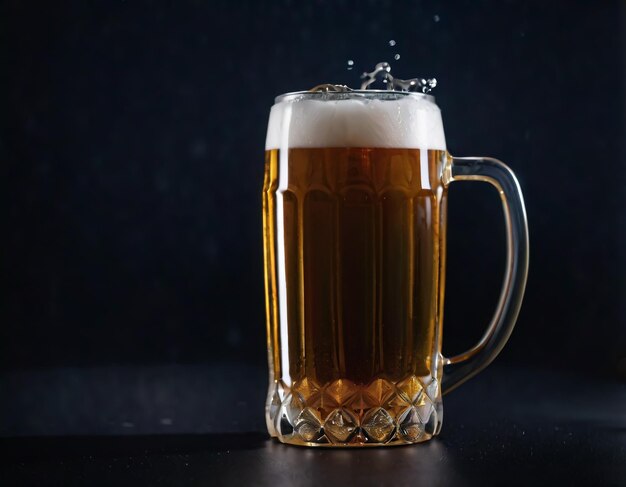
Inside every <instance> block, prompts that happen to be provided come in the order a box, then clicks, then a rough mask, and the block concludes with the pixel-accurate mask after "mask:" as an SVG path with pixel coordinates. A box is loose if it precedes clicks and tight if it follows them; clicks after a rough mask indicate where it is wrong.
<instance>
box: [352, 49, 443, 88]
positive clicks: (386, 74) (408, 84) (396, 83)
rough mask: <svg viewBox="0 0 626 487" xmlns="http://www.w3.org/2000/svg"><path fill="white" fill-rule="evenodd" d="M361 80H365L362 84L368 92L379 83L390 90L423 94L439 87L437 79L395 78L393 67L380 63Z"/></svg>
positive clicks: (362, 76) (363, 75) (364, 74)
mask: <svg viewBox="0 0 626 487" xmlns="http://www.w3.org/2000/svg"><path fill="white" fill-rule="evenodd" d="M396 56H397V57H395V59H399V58H400V55H399V54H396ZM361 79H363V82H362V83H361V89H362V90H367V89H368V88H369V87H370V86H371V85H372V84H374V83H376V82H377V81H382V82H383V83H384V84H385V85H386V87H387V89H388V90H396V91H421V92H422V93H430V92H431V91H432V89H433V88H434V87H435V86H437V80H436V79H435V78H430V79H424V78H411V79H400V78H394V77H393V76H392V75H391V66H390V65H389V63H378V64H377V65H376V66H375V67H374V70H373V71H371V72H369V73H368V72H365V73H363V74H362V75H361Z"/></svg>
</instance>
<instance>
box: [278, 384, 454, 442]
mask: <svg viewBox="0 0 626 487" xmlns="http://www.w3.org/2000/svg"><path fill="white" fill-rule="evenodd" d="M442 419H443V409H442V406H441V391H440V387H439V382H438V381H437V379H436V378H434V377H431V376H426V377H417V376H415V375H411V376H408V377H407V378H405V379H404V380H402V381H398V382H393V381H390V380H386V379H381V378H379V379H375V380H374V381H372V382H370V383H369V384H367V385H357V384H355V383H353V382H351V381H349V380H346V379H338V380H336V381H333V382H329V383H326V384H323V385H320V384H317V383H316V382H315V381H313V380H310V379H304V380H301V381H298V382H296V383H294V384H293V386H292V387H291V388H289V387H287V386H286V385H285V384H284V382H283V381H273V383H272V384H271V385H270V389H269V393H268V400H267V407H266V421H267V426H268V430H269V432H270V434H271V436H273V437H276V438H277V439H278V440H279V441H281V442H282V443H287V444H291V445H300V446H319V447H364V446H394V445H408V444H413V443H421V442H423V441H427V440H429V439H431V438H432V437H433V436H435V435H437V434H438V433H439V431H440V430H441V424H442Z"/></svg>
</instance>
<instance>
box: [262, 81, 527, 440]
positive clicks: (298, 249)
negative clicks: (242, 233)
mask: <svg viewBox="0 0 626 487" xmlns="http://www.w3.org/2000/svg"><path fill="white" fill-rule="evenodd" d="M403 97H413V98H415V99H421V100H423V101H425V102H427V103H430V104H432V105H433V107H436V106H435V105H434V98H433V97H431V96H429V95H422V94H417V93H398V92H385V91H383V92H375V91H373V90H372V91H365V92H348V93H345V92H344V93H294V94H287V95H282V96H281V97H278V98H277V103H282V104H283V105H281V106H285V107H286V108H287V110H288V111H287V112H286V113H288V115H284V114H283V115H282V118H281V119H280V123H275V121H274V122H272V119H270V130H269V131H268V141H269V140H270V139H271V138H272V137H273V135H272V130H274V128H276V127H278V129H279V130H278V132H279V133H278V134H277V135H276V134H274V135H276V137H274V140H275V141H278V142H276V143H270V142H268V144H269V146H268V148H267V150H266V155H265V181H264V189H263V227H264V233H263V235H264V257H265V287H266V311H267V339H268V343H267V345H268V360H269V375H270V384H269V390H268V395H267V403H266V421H267V427H268V431H269V433H270V434H271V435H272V436H274V437H276V438H278V439H279V440H280V441H281V442H284V443H290V444H296V445H306V446H342V447H345V446H350V447H353V446H355V447H360V446H381V445H400V444H407V443H417V442H421V441H425V440H428V439H430V438H432V437H433V436H434V435H436V434H438V433H439V431H440V429H441V424H442V418H443V409H442V399H441V397H442V394H445V393H446V392H448V391H450V390H452V389H454V388H455V387H457V386H458V385H460V384H461V383H462V382H464V381H465V380H467V379H468V378H470V377H472V376H473V375H475V374H476V373H478V372H479V371H480V370H481V369H482V368H484V367H485V366H487V365H488V364H489V363H490V362H491V361H492V360H493V359H494V358H495V356H496V355H497V354H498V353H499V351H500V350H501V349H502V347H503V346H504V344H505V343H506V341H507V339H508V337H509V335H510V334H511V331H512V329H513V326H514V324H515V320H516V318H517V315H518V312H519V308H520V305H521V300H522V296H523V292H524V287H525V283H526V274H527V268H528V230H527V223H526V214H525V209H524V204H523V198H522V193H521V190H520V187H519V184H518V182H517V180H516V178H515V176H514V174H513V173H512V172H511V170H510V169H508V168H507V167H506V166H505V165H504V164H503V163H501V162H499V161H496V160H495V159H488V158H455V157H452V156H451V155H450V154H449V153H448V152H447V151H446V150H445V147H444V146H445V141H444V142H443V146H442V145H441V143H439V144H437V143H435V144H433V148H430V147H427V146H422V147H420V148H413V147H410V144H408V145H407V144H405V143H400V144H399V146H398V147H394V146H389V145H388V144H387V145H385V144H381V142H380V140H374V139H372V144H369V145H368V144H367V143H362V141H361V140H360V139H359V137H361V136H362V135H363V134H364V133H365V132H367V128H368V127H367V126H363V120H362V119H360V118H359V114H358V113H356V112H354V113H353V112H351V111H350V110H348V111H346V112H345V113H346V114H347V115H346V116H345V117H344V118H342V119H341V121H340V122H337V120H339V118H337V116H336V115H333V117H334V118H331V119H329V120H334V121H335V122H336V123H337V124H338V125H337V127H336V130H333V129H334V127H330V130H331V131H330V132H329V131H328V130H326V129H328V123H326V122H324V124H323V125H322V126H319V127H322V128H324V127H325V128H324V129H323V130H321V129H316V130H312V131H307V130H304V131H302V127H305V129H306V128H307V126H306V123H307V122H308V120H307V117H311V118H314V119H315V120H317V118H316V117H318V118H319V113H318V112H315V110H317V109H318V108H320V105H311V111H308V108H307V106H302V105H300V106H299V107H298V110H297V111H296V110H294V111H292V110H291V107H290V106H288V105H289V104H292V103H299V102H300V101H302V100H307V99H310V100H315V101H317V102H319V103H322V104H323V103H325V102H331V103H333V102H334V103H336V102H337V101H338V100H352V99H355V100H361V99H363V98H367V99H368V100H379V101H381V102H385V101H386V102H389V103H393V102H394V100H400V99H402V98H403ZM285 104H287V105H285ZM415 106H416V110H426V111H425V112H424V113H427V112H428V110H430V109H432V108H433V107H429V106H426V107H422V106H421V105H415ZM381 107H382V109H383V112H381V113H383V115H384V114H386V113H387V112H385V111H384V110H386V108H388V107H387V106H381ZM407 107H408V108H407ZM321 108H322V109H323V108H324V107H323V106H321ZM370 108H372V107H370ZM391 108H392V110H391V111H390V112H389V113H391V114H392V115H391V116H390V117H389V119H388V123H390V124H392V125H393V124H394V123H399V122H398V120H397V119H396V118H394V116H393V114H394V113H396V108H397V107H396V106H395V105H394V106H392V107H391ZM359 109H360V108H359ZM407 109H408V110H409V113H408V114H407V113H405V114H404V115H403V116H405V119H403V120H405V121H406V120H408V119H409V118H410V119H411V120H413V119H415V120H418V119H419V117H420V116H421V115H423V113H421V112H420V113H421V115H420V113H410V110H411V105H407V106H404V105H402V107H401V108H398V110H397V113H398V114H399V113H400V112H401V110H407ZM436 110H437V114H438V109H436ZM429 116H430V115H429ZM437 116H438V115H437ZM351 117H354V118H351ZM406 117H409V118H406ZM340 118H341V117H340ZM379 118H381V117H378V118H377V120H378V119H379ZM315 120H314V121H315ZM382 120H383V121H385V120H387V119H386V118H385V117H382ZM428 120H430V119H428ZM434 120H435V121H436V119H434ZM439 121H440V118H439ZM376 123H378V122H376ZM384 123H386V122H384ZM420 123H421V122H420ZM272 124H274V125H272ZM429 127H431V126H430V125H429V123H422V124H421V125H419V130H422V131H424V130H426V131H428V130H433V131H437V130H441V134H440V136H441V137H439V138H437V137H435V136H434V135H433V137H431V138H430V139H429V137H428V136H429V135H430V134H428V133H421V134H420V136H421V139H419V140H443V139H442V137H443V128H442V127H439V126H437V124H434V125H432V128H429ZM383 128H384V127H383ZM392 128H393V127H392ZM353 129H354V130H353ZM297 130H301V133H300V137H299V138H298V137H296V138H295V142H294V137H293V134H294V133H295V132H297ZM341 130H343V131H344V132H343V133H345V134H352V135H351V138H350V140H349V143H346V144H343V145H341V144H337V143H336V141H337V140H341V138H340V139H337V138H336V137H337V132H341ZM294 131H295V132H294ZM383 132H384V131H383ZM390 133H391V132H390ZM355 134H356V135H355ZM340 135H341V133H340ZM409 135H410V134H409ZM355 137H356V138H355ZM374 137H375V136H374ZM366 139H367V137H366ZM399 140H400V139H399ZM415 140H418V139H417V138H416V139H415ZM325 141H331V142H329V143H328V144H326V142H325ZM346 141H348V139H346ZM355 141H356V142H355ZM366 142H367V141H366ZM463 180H477V181H484V182H488V183H490V184H492V185H494V186H495V187H496V188H497V189H498V192H499V194H500V196H501V200H502V205H503V209H504V216H505V221H506V232H507V262H506V272H505V276H504V283H503V287H502V293H501V295H500V299H499V302H498V305H497V308H496V312H495V314H494V317H493V319H492V321H491V323H489V325H488V327H487V331H486V332H485V335H484V336H483V338H482V339H481V340H480V341H479V342H478V344H477V345H476V346H474V347H473V348H472V349H470V350H468V351H467V352H465V353H462V354H460V355H457V356H455V357H451V358H444V357H443V356H442V355H441V346H442V344H441V333H442V323H443V299H444V287H445V286H444V284H445V248H446V247H445V245H446V205H447V194H448V187H449V185H450V184H451V183H453V182H455V181H463ZM444 368H445V370H444Z"/></svg>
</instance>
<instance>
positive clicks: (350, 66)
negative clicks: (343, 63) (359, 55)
mask: <svg viewBox="0 0 626 487" xmlns="http://www.w3.org/2000/svg"><path fill="white" fill-rule="evenodd" d="M352 68H354V61H353V60H352V59H348V71H350V70H351V69H352Z"/></svg>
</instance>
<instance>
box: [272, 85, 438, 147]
mask: <svg viewBox="0 0 626 487" xmlns="http://www.w3.org/2000/svg"><path fill="white" fill-rule="evenodd" d="M281 147H282V148H313V147H381V148H399V149H400V148H406V149H433V150H445V149H446V139H445V136H444V132H443V124H442V121H441V112H440V110H439V107H438V106H437V105H436V104H435V102H434V101H433V99H432V97H428V96H419V95H414V94H407V95H400V94H399V95H398V96H380V97H377V96H375V95H368V96H346V95H345V94H342V96H329V95H328V94H324V96H307V95H304V96H302V97H287V99H285V100H282V101H279V102H278V103H276V104H275V105H274V106H273V107H272V110H271V112H270V120H269V126H268V130H267V138H266V140H265V149H266V150H269V149H280V148H281Z"/></svg>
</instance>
